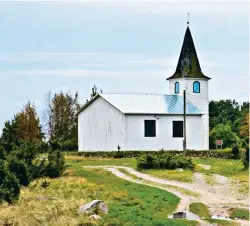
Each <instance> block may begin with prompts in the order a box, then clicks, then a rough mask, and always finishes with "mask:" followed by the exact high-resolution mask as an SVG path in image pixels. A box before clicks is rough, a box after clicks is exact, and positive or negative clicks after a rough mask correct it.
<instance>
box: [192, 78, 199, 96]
mask: <svg viewBox="0 0 250 226" xmlns="http://www.w3.org/2000/svg"><path fill="white" fill-rule="evenodd" d="M193 92H194V93H200V83H199V82H197V81H195V82H194V84H193Z"/></svg>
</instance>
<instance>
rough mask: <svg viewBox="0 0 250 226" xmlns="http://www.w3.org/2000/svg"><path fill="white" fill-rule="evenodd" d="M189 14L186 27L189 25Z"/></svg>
mask: <svg viewBox="0 0 250 226" xmlns="http://www.w3.org/2000/svg"><path fill="white" fill-rule="evenodd" d="M189 14H190V13H187V26H188V25H189Z"/></svg>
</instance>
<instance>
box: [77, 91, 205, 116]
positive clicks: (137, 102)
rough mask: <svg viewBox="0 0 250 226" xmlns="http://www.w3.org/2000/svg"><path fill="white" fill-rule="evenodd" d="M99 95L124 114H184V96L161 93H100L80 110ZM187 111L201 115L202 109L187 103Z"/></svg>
mask: <svg viewBox="0 0 250 226" xmlns="http://www.w3.org/2000/svg"><path fill="white" fill-rule="evenodd" d="M98 97H102V98H104V99H105V100H106V101H107V102H109V103H110V104H111V105H113V106H114V107H115V108H117V109H118V110H120V111H121V112H123V113H124V114H183V97H182V96H178V95H160V94H126V93H125V94H122V93H116V94H114V93H106V94H98V95H97V96H95V97H94V98H93V99H92V100H91V101H89V102H88V103H87V104H86V105H85V106H83V108H82V109H81V110H80V112H81V111H83V110H84V109H85V108H86V107H88V106H89V105H90V104H91V103H92V102H93V101H95V99H97V98H98ZM186 107H187V108H186V109H187V110H186V113H187V114H191V115H192V114H193V115H201V114H202V113H201V111H200V110H199V109H198V108H197V107H196V106H194V105H193V104H191V103H190V102H189V101H188V100H187V103H186Z"/></svg>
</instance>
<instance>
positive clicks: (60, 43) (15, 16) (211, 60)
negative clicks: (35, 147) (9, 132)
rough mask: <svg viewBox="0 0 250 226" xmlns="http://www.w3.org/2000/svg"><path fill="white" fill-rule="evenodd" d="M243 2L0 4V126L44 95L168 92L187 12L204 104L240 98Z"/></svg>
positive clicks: (244, 72)
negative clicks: (204, 83) (204, 84)
mask: <svg viewBox="0 0 250 226" xmlns="http://www.w3.org/2000/svg"><path fill="white" fill-rule="evenodd" d="M248 9H249V7H248V2H247V1H245V2H243V1H242V2H241V1H214V2H212V1H199V2H198V1H197V2H194V1H181V2H178V1H159V2H156V1H147V2H146V1H133V2H132V1H126V2H125V1H124V2H121V1H116V2H111V1H109V2H107V1H106V2H104V1H98V2H97V1H91V2H90V1H81V2H80V1H75V2H74V1H72V0H71V1H68V2H67V1H54V2H39V1H35V2H20V1H10V2H4V1H1V2H0V21H1V22H0V101H1V109H0V110H1V111H0V129H1V128H2V127H3V125H4V121H6V120H8V119H11V118H12V117H13V115H14V114H15V113H16V112H17V111H19V110H20V109H21V108H22V106H23V105H24V104H25V103H26V102H27V101H28V100H31V101H32V102H34V103H35V104H36V106H37V107H38V109H39V114H40V115H42V112H43V106H44V99H45V94H46V93H47V92H48V91H49V90H52V91H60V90H63V91H70V92H72V93H73V92H75V91H78V92H79V95H80V101H81V103H84V101H85V98H86V97H88V96H89V94H90V91H91V87H92V85H93V84H96V85H97V87H99V88H102V89H103V91H104V92H149V93H168V83H167V81H166V78H167V77H169V76H171V75H172V74H173V73H174V71H175V68H176V65H177V60H178V57H179V54H180V50H181V45H182V42H183V37H184V33H185V30H186V20H187V16H186V15H187V13H188V12H189V13H190V29H191V33H192V36H193V39H194V43H195V47H196V51H197V53H198V57H199V60H200V65H201V68H202V71H203V73H204V74H205V75H206V76H208V77H211V78H212V80H210V81H209V91H210V99H212V100H219V99H225V98H228V99H236V100H237V101H239V102H242V101H247V100H248V97H249V96H248V86H249V77H248V63H249V56H248V39H249V20H248Z"/></svg>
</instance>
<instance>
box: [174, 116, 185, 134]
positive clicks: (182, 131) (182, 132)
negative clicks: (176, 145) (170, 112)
mask: <svg viewBox="0 0 250 226" xmlns="http://www.w3.org/2000/svg"><path fill="white" fill-rule="evenodd" d="M176 122H178V123H179V122H181V123H182V130H181V134H182V136H176V133H175V132H174V131H175V129H174V128H175V126H174V124H175V123H176ZM172 127H173V131H172V132H173V133H172V137H173V138H183V137H184V128H183V127H184V122H183V121H182V120H174V121H173V122H172Z"/></svg>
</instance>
